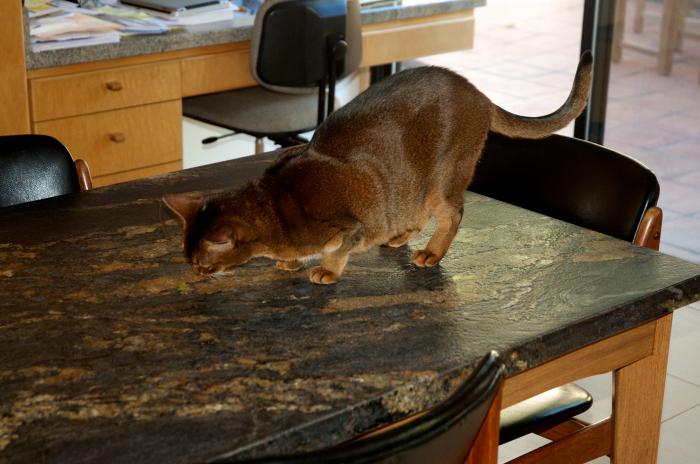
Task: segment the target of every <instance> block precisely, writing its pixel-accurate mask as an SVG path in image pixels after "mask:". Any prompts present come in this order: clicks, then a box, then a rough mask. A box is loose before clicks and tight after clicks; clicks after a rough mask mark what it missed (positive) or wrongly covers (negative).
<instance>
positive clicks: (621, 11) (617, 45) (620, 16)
mask: <svg viewBox="0 0 700 464" xmlns="http://www.w3.org/2000/svg"><path fill="white" fill-rule="evenodd" d="M626 3H627V2H626V1H625V0H617V3H615V19H614V24H613V36H612V57H611V58H612V61H613V63H619V62H620V60H621V59H622V41H623V40H624V37H625V9H626Z"/></svg>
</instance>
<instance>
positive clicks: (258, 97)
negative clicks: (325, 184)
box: [183, 0, 362, 153]
mask: <svg viewBox="0 0 700 464" xmlns="http://www.w3.org/2000/svg"><path fill="white" fill-rule="evenodd" d="M360 22H361V21H360V3H359V0H266V1H265V2H260V5H259V8H258V11H257V12H256V13H255V22H254V24H253V31H252V37H251V46H250V74H251V76H252V77H253V78H254V79H255V81H256V82H257V83H258V84H260V86H259V87H254V88H247V89H240V90H229V91H226V92H221V93H216V94H210V95H205V96H201V97H192V98H187V99H185V100H184V101H183V113H184V115H185V116H188V117H190V118H192V119H196V120H198V121H203V122H207V123H210V124H213V125H216V126H220V127H225V128H227V129H231V130H232V131H234V133H244V134H248V135H251V136H253V137H255V139H256V145H255V151H256V153H260V152H261V151H262V150H263V146H264V145H263V139H264V138H265V137H268V138H270V139H271V140H272V141H273V142H275V143H277V144H279V145H281V146H283V147H289V146H292V145H298V144H299V143H304V142H307V140H305V139H303V138H302V137H300V135H299V134H302V133H304V132H308V131H311V130H313V129H315V128H316V127H317V126H318V124H320V123H321V122H322V121H323V120H324V119H325V117H326V115H327V114H330V113H331V112H332V111H333V109H334V108H336V107H337V100H336V98H335V88H336V82H337V81H339V80H341V79H343V78H345V77H347V76H349V75H350V74H352V73H353V72H355V71H356V70H357V69H358V68H359V65H360V61H361V58H362V32H361V26H360ZM229 135H231V134H225V135H222V136H218V137H207V138H206V139H204V140H202V143H207V144H208V143H212V142H215V141H216V140H218V139H220V138H222V137H228V136H229Z"/></svg>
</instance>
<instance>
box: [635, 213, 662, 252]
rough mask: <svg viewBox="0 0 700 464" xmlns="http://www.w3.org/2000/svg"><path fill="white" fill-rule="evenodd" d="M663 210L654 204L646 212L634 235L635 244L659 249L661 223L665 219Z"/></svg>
mask: <svg viewBox="0 0 700 464" xmlns="http://www.w3.org/2000/svg"><path fill="white" fill-rule="evenodd" d="M663 217H664V214H663V211H661V208H659V207H657V206H652V207H651V208H649V209H648V210H646V211H645V212H644V216H642V222H640V224H639V230H637V234H636V235H635V236H634V244H635V245H639V246H643V247H646V248H651V249H652V250H657V251H658V250H659V245H661V223H662V221H663Z"/></svg>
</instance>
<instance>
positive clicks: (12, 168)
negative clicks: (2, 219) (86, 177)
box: [0, 135, 80, 207]
mask: <svg viewBox="0 0 700 464" xmlns="http://www.w3.org/2000/svg"><path fill="white" fill-rule="evenodd" d="M79 191H80V184H79V182H78V174H77V173H76V169H75V164H74V163H73V158H72V157H71V155H70V153H69V152H68V150H67V149H66V147H64V146H63V144H61V142H59V141H58V140H56V139H54V138H53V137H49V136H46V135H10V136H4V137H0V207H4V206H11V205H16V204H19V203H26V202H28V201H34V200H41V199H43V198H49V197H55V196H58V195H64V194H67V193H73V192H79Z"/></svg>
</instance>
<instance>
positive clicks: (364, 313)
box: [0, 155, 700, 463]
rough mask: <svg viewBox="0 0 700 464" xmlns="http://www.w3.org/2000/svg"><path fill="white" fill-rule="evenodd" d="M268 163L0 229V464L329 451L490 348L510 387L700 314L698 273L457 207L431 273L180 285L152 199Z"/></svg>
mask: <svg viewBox="0 0 700 464" xmlns="http://www.w3.org/2000/svg"><path fill="white" fill-rule="evenodd" d="M271 158H272V155H265V156H257V157H248V158H243V159H240V160H235V161H231V162H226V163H222V164H218V165H210V166H205V167H201V168H197V169H193V170H188V171H182V172H179V173H173V174H168V175H164V176H160V177H156V178H151V179H146V180H143V181H137V182H132V183H127V184H122V185H115V186H111V187H106V188H101V189H96V190H93V191H90V192H86V193H83V194H79V195H70V196H65V197H60V198H55V199H51V200H46V201H41V202H35V203H33V204H28V205H24V206H19V207H11V208H5V209H1V210H0V293H1V294H2V296H3V298H2V299H0V346H2V350H0V384H1V385H2V388H0V462H10V463H12V462H37V461H42V460H45V461H50V462H66V463H79V462H129V463H132V462H166V461H168V462H191V461H202V460H206V459H208V458H211V457H213V456H216V455H218V454H220V453H224V452H226V451H234V452H236V453H238V454H239V455H241V456H249V455H261V454H266V453H275V452H285V451H293V450H301V449H310V448H315V447H320V446H324V445H329V444H332V443H337V442H339V441H342V440H345V439H347V438H350V437H352V436H353V435H356V434H358V433H361V432H363V431H366V430H368V429H370V428H372V427H375V426H377V425H380V424H382V423H386V422H388V421H391V420H393V419H396V418H399V417H402V416H405V415H406V414H408V413H411V412H414V411H417V410H421V409H423V408H425V407H428V406H431V405H433V404H435V403H436V402H438V401H440V400H441V399H443V398H444V397H445V396H446V395H447V393H448V392H449V391H450V389H451V388H453V386H454V385H455V383H456V382H458V381H459V379H461V378H463V377H464V376H465V375H466V374H468V373H469V371H470V370H471V368H472V367H473V366H474V365H475V364H476V362H477V361H478V360H479V359H480V357H481V356H482V355H483V354H484V353H485V352H486V351H488V350H490V349H496V350H498V351H500V352H501V353H502V354H503V356H504V358H505V360H506V362H507V368H508V373H509V375H512V374H515V373H517V372H520V371H523V370H525V369H527V368H530V367H533V366H537V365H539V364H541V363H543V362H546V361H548V360H551V359H553V358H555V357H558V356H560V355H561V354H563V353H566V352H569V351H572V350H575V349H577V348H578V347H581V346H583V345H586V344H589V343H592V342H594V341H597V340H600V339H602V338H605V337H608V336H611V335H614V334H617V333H619V332H621V331H623V330H626V329H629V328H632V327H636V326H638V325H639V324H641V323H644V322H647V321H650V320H653V319H655V318H658V317H660V316H661V315H663V314H666V313H668V312H669V311H671V310H673V309H675V308H677V307H680V306H684V305H686V304H689V303H691V302H692V301H695V300H698V299H699V298H700V266H697V265H694V264H690V263H686V262H684V261H681V260H679V259H676V258H673V257H670V256H666V255H662V254H659V253H656V252H653V251H650V250H647V249H642V248H638V247H634V246H632V245H630V244H628V243H625V242H622V241H619V240H616V239H612V238H610V237H606V236H603V235H600V234H597V233H594V232H591V231H588V230H585V229H581V228H579V227H576V226H573V225H570V224H566V223H563V222H560V221H557V220H554V219H551V218H548V217H546V216H542V215H539V214H536V213H532V212H529V211H526V210H522V209H519V208H516V207H514V206H511V205H507V204H504V203H500V202H498V201H495V200H492V199H489V198H487V197H482V196H479V195H476V194H473V193H467V194H466V197H465V198H466V203H465V214H464V220H463V222H462V225H461V227H460V230H459V233H458V235H457V237H456V240H455V242H454V243H453V245H452V247H451V249H450V251H449V252H448V254H447V256H446V257H445V259H444V260H443V262H442V264H441V266H439V267H437V268H433V269H418V268H416V267H415V266H413V265H412V264H411V263H410V259H409V258H410V249H408V248H403V249H385V248H379V249H374V250H370V251H368V252H366V253H363V254H358V255H355V256H353V257H352V258H351V261H350V264H349V266H348V268H347V270H346V273H345V274H344V275H343V278H342V279H341V280H340V281H339V282H338V283H337V284H336V285H333V286H315V285H313V284H311V283H310V282H309V281H308V278H307V271H297V272H292V273H286V272H284V271H281V270H278V269H276V268H275V267H274V266H273V263H271V262H269V261H267V260H263V259H261V260H258V261H255V262H252V263H250V264H248V265H246V266H244V267H241V268H238V269H236V270H234V271H233V272H232V273H231V274H230V275H228V276H223V277H219V278H205V277H201V276H197V275H195V274H193V273H192V272H191V270H190V268H189V266H188V265H187V264H185V262H184V260H183V257H182V252H181V231H180V225H179V223H178V222H177V221H176V220H175V219H174V218H173V217H172V215H171V214H170V213H169V212H168V211H166V209H165V208H164V207H163V206H162V205H161V203H160V201H159V198H160V196H161V195H162V194H163V193H165V192H176V191H191V190H205V191H208V192H213V191H219V190H222V189H231V188H234V187H235V186H237V185H241V184H242V183H244V182H245V181H246V180H247V179H250V178H254V177H256V176H257V175H259V174H260V172H261V171H262V169H264V167H266V166H268V165H269V164H270V160H271ZM425 240H426V236H425V234H423V235H422V236H421V237H420V238H419V239H418V240H417V241H416V243H415V244H412V245H411V248H416V247H418V246H420V244H421V243H424V242H425Z"/></svg>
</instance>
